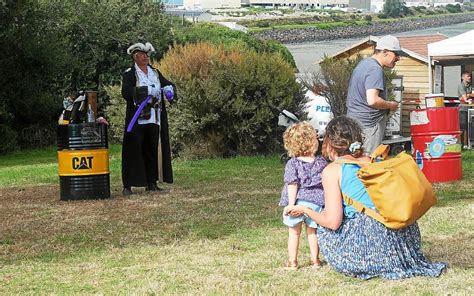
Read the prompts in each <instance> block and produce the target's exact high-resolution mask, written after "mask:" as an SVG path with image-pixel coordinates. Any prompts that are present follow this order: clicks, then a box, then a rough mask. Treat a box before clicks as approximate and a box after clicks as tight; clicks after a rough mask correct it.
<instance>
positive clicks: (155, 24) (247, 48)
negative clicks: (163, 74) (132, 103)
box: [0, 0, 304, 154]
mask: <svg viewBox="0 0 474 296" xmlns="http://www.w3.org/2000/svg"><path fill="white" fill-rule="evenodd" d="M0 24H1V27H2V29H1V31H0V34H1V36H0V37H1V38H0V48H1V52H2V55H1V56H0V59H1V65H2V67H1V68H0V69H1V70H0V83H1V89H2V92H1V93H0V96H1V98H0V138H1V139H2V141H1V142H0V154H1V153H6V152H9V151H11V150H15V149H19V148H21V147H31V146H37V145H38V144H37V142H34V141H29V140H28V137H26V135H27V134H28V133H25V131H35V130H36V131H42V130H45V131H50V132H51V133H53V135H52V136H51V137H50V138H49V139H48V140H46V141H45V144H50V145H51V144H54V142H55V135H54V131H55V126H56V124H57V119H58V116H59V114H60V112H61V108H62V100H63V98H64V97H65V96H68V95H69V94H75V93H77V92H78V91H79V90H96V91H97V92H98V99H99V102H98V103H99V112H102V113H103V112H107V110H108V111H109V114H110V116H111V117H113V116H115V117H116V118H120V116H121V115H120V114H121V113H120V112H117V110H119V109H120V107H119V106H118V105H114V104H118V103H117V102H116V101H117V97H118V96H119V94H118V93H117V88H119V87H120V82H121V74H122V73H123V71H124V70H125V69H127V68H128V67H130V66H131V65H132V61H131V58H130V57H129V56H127V54H126V50H127V48H128V47H129V46H130V45H131V44H133V43H135V42H145V41H147V42H151V43H152V44H153V45H154V47H155V49H156V55H155V56H154V60H155V61H159V60H161V59H162V57H163V56H165V55H166V53H167V52H168V51H169V50H170V49H171V48H174V47H176V46H190V45H191V44H194V43H199V42H206V43H208V44H209V46H210V47H219V46H220V47H219V48H218V51H219V52H222V55H221V57H224V56H228V57H230V56H240V57H241V58H249V57H252V59H253V61H254V64H255V63H262V65H264V67H267V69H263V68H262V66H260V68H258V67H257V66H258V65H252V64H249V63H245V64H242V63H241V61H240V60H236V61H235V62H234V63H231V64H229V63H228V62H225V60H226V59H225V58H224V60H223V63H224V64H219V65H222V66H223V67H224V68H215V70H214V72H215V73H214V72H213V74H215V75H213V77H214V79H215V80H216V81H215V82H212V83H211V82H206V83H211V84H212V85H216V86H217V85H220V86H219V88H220V89H221V90H220V93H214V92H210V91H205V90H206V89H205V88H204V89H203V84H201V85H196V84H195V83H196V80H193V79H191V80H189V79H188V80H186V79H181V76H180V75H181V74H182V75H185V73H178V74H177V73H174V72H173V67H172V65H167V67H168V69H169V70H167V74H168V75H169V76H171V77H173V78H174V79H178V80H183V81H184V82H185V83H186V85H184V84H183V83H184V82H181V81H175V83H177V84H178V85H179V84H181V87H182V88H183V89H186V91H185V92H184V93H183V94H184V96H183V95H181V96H180V101H181V103H179V102H178V103H177V104H176V105H178V106H176V112H175V113H176V116H177V118H176V119H175V120H176V122H182V123H183V124H188V125H190V127H191V125H194V126H195V124H196V123H195V122H189V121H188V120H187V119H186V118H184V117H182V116H189V110H188V109H187V110H188V111H186V112H178V109H179V104H183V108H184V106H189V104H190V102H191V101H190V100H198V99H201V98H200V97H197V98H195V99H191V98H190V99H188V102H186V94H189V96H190V95H191V94H196V93H200V94H201V95H202V96H208V97H207V99H206V100H201V102H208V103H209V104H211V103H212V104H216V102H215V100H224V99H225V100H227V101H229V102H228V104H233V107H232V108H233V109H232V110H235V108H240V107H239V106H242V108H247V109H248V110H246V112H241V111H236V112H237V113H239V112H240V113H242V114H243V113H245V116H249V118H248V120H247V121H245V120H244V121H242V124H241V125H240V126H239V125H238V124H237V123H236V122H234V123H232V124H233V127H216V124H217V125H225V124H227V123H226V122H225V121H224V120H221V121H214V124H213V125H212V126H211V125H206V124H204V123H203V124H202V125H203V126H204V127H203V128H207V127H208V128H209V132H207V131H204V130H201V134H202V135H203V137H204V138H205V137H209V136H210V135H212V133H213V132H215V130H219V131H222V130H224V131H228V130H229V128H231V129H235V130H239V133H238V134H240V135H241V136H242V141H243V142H242V143H233V147H234V148H236V147H240V148H238V150H239V151H240V152H244V153H252V151H253V152H257V151H258V152H265V151H266V150H268V149H270V148H268V149H262V148H261V146H262V143H263V142H262V143H258V141H260V140H261V139H262V138H265V139H266V137H265V136H264V135H263V134H262V136H260V138H259V137H257V139H254V138H253V137H252V136H249V135H247V134H246V131H247V130H248V131H249V132H250V131H252V130H263V131H266V132H267V133H268V134H270V135H272V136H276V135H277V133H276V132H275V127H276V121H273V119H272V121H271V122H268V119H269V118H270V116H269V115H268V114H269V113H268V112H269V111H268V112H267V111H264V110H263V111H262V110H260V109H262V108H264V109H265V108H267V109H268V108H270V106H264V105H263V104H266V103H265V102H266V101H268V102H272V104H273V105H274V106H271V107H278V108H280V107H282V108H283V107H289V106H292V107H293V108H294V109H297V110H294V111H295V112H296V113H298V112H300V111H301V108H302V106H303V103H304V95H302V90H301V88H299V87H298V85H297V84H296V82H295V81H294V75H293V72H294V70H295V63H294V61H293V58H292V56H291V54H290V53H289V51H288V50H287V49H286V48H285V47H283V46H282V45H281V44H278V43H276V42H274V41H262V40H258V39H255V38H253V37H251V36H249V35H247V34H245V33H242V32H237V31H232V30H230V29H227V28H224V27H220V26H217V25H212V24H204V25H197V26H194V25H192V24H189V23H185V24H184V25H183V24H181V20H178V19H176V20H175V19H173V18H171V17H169V16H168V15H166V14H165V11H164V7H163V4H162V3H161V2H159V1H152V0H84V1H74V0H4V1H0ZM218 44H220V45H218ZM203 48H206V46H203ZM253 54H256V55H257V57H254V55H253ZM273 54H274V55H273ZM186 59H188V60H189V59H192V57H186ZM268 59H278V60H280V59H281V62H277V63H274V65H272V63H263V61H264V60H268ZM190 62H192V61H190ZM219 63H220V62H219ZM225 63H227V66H229V65H230V66H232V67H234V68H238V67H244V68H242V69H245V71H246V72H245V73H246V74H245V75H248V77H240V76H239V75H238V73H235V71H234V72H232V73H230V72H229V71H227V69H226V66H225V65H226V64H225ZM282 63H284V65H288V66H282ZM202 64H205V63H202ZM216 65H217V64H216ZM253 66H255V67H256V68H255V69H253V68H252V67H253ZM245 67H246V68H245ZM272 67H285V69H286V67H289V68H288V69H293V70H291V71H288V70H285V71H278V70H276V71H274V69H270V68H272ZM261 68H262V69H261ZM223 70H224V71H223ZM257 70H258V71H264V70H265V71H268V72H269V73H274V74H273V75H276V76H278V75H280V76H281V77H274V79H268V78H265V79H264V80H262V81H261V84H259V85H255V83H253V84H251V83H248V84H249V85H251V88H252V90H250V91H249V90H248V89H247V88H246V86H245V85H244V86H242V85H241V84H242V83H245V82H246V81H247V82H252V81H260V80H258V79H257V77H256V76H255V75H259V73H258V72H257ZM219 73H220V75H223V76H219V77H217V76H216V75H217V74H219ZM230 74H232V75H235V77H239V78H238V79H237V78H236V79H237V80H235V81H236V82H235V83H236V84H237V83H239V85H232V84H230V83H229V79H233V78H232V77H229V76H228V75H230ZM226 77H227V78H226ZM265 77H266V76H265ZM202 83H204V82H202ZM275 83H277V84H276V85H275ZM278 83H281V85H278ZM193 87H195V88H197V89H198V91H194V90H193ZM228 87H234V92H232V91H230V90H229V89H227V88H228ZM279 87H281V88H279ZM273 89H282V90H283V89H287V90H289V92H288V93H287V94H283V95H282V93H281V92H275V93H273V91H268V90H273ZM237 90H238V91H239V92H244V93H246V95H244V96H242V95H240V93H235V91H237ZM203 91H204V92H203ZM290 92H291V93H290ZM224 93H227V94H228V95H227V96H223V95H222V94H224ZM232 93H234V94H235V95H231V94H232ZM249 94H250V95H249ZM262 94H265V95H266V98H267V100H261V99H258V100H256V101H255V102H253V103H252V104H251V107H249V104H246V103H245V102H244V103H242V99H243V98H244V99H247V100H249V98H250V96H252V98H253V96H254V95H255V96H258V97H256V98H260V97H261V95H262ZM211 96H212V97H211ZM119 99H120V98H119ZM234 99H236V101H234ZM120 103H122V102H120ZM218 105H221V103H218ZM249 108H250V109H249ZM211 109H212V108H211ZM214 109H215V108H214ZM214 109H212V110H214ZM257 109H258V110H260V111H259V113H258V114H267V115H266V116H264V118H262V119H261V121H259V122H255V118H252V117H251V116H250V114H252V113H255V110H257ZM183 110H184V109H183ZM190 110H192V109H190ZM202 110H203V109H202V108H201V112H202ZM262 112H263V113H262ZM105 115H107V114H105ZM179 116H181V117H179ZM194 117H195V118H198V117H196V116H194ZM201 117H202V116H201ZM199 118H200V117H199ZM207 118H209V116H207ZM251 119H252V120H253V122H250V120H251ZM122 124H123V123H121V122H120V120H118V119H117V122H116V124H115V126H111V129H115V130H116V134H119V133H120V132H121V131H122V130H123V126H121V125H122ZM229 124H230V123H229ZM255 125H263V126H262V127H261V128H256V127H253V128H252V129H248V126H255ZM245 126H247V127H245ZM180 129H181V130H185V129H186V126H184V127H183V126H181V127H180ZM231 133H232V134H236V133H235V132H232V131H231ZM176 134H177V135H178V136H179V133H176ZM184 134H185V135H183V137H184V136H188V134H187V133H184ZM204 138H203V139H204ZM225 138H226V139H228V137H225ZM203 139H202V141H204V140H203ZM226 141H227V142H228V141H229V140H226ZM226 141H224V142H226ZM249 141H250V142H249ZM265 141H266V143H269V142H268V139H266V140H265ZM185 142H186V141H182V139H181V140H180V139H177V140H176V143H180V144H182V143H185ZM244 142H245V143H244ZM178 146H179V145H178ZM178 146H177V148H176V149H178ZM267 146H268V145H267ZM242 147H250V148H249V149H247V150H246V149H243V148H242ZM255 147H258V148H255ZM273 148H274V147H273Z"/></svg>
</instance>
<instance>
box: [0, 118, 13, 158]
mask: <svg viewBox="0 0 474 296" xmlns="http://www.w3.org/2000/svg"><path fill="white" fill-rule="evenodd" d="M0 139H2V141H0V154H6V153H7V152H11V151H13V150H15V149H16V146H17V133H16V132H15V131H14V130H13V129H12V128H11V127H9V126H8V125H6V124H0Z"/></svg>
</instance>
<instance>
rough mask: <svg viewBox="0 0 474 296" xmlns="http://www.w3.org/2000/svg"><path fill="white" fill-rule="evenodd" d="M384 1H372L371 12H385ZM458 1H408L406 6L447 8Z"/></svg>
mask: <svg viewBox="0 0 474 296" xmlns="http://www.w3.org/2000/svg"><path fill="white" fill-rule="evenodd" d="M384 3H385V1H384V0H372V1H371V4H370V11H372V12H381V11H382V10H383V5H384ZM456 3H458V2H456V0H407V1H405V6H407V7H416V6H425V7H430V6H446V5H448V4H456Z"/></svg>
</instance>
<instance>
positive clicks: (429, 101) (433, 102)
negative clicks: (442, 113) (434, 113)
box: [425, 94, 444, 108]
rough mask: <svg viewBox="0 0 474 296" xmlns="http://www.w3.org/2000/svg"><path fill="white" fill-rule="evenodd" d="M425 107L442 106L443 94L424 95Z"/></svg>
mask: <svg viewBox="0 0 474 296" xmlns="http://www.w3.org/2000/svg"><path fill="white" fill-rule="evenodd" d="M425 104H426V108H436V107H444V94H427V95H425Z"/></svg>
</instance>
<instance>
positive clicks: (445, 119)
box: [410, 107, 462, 183]
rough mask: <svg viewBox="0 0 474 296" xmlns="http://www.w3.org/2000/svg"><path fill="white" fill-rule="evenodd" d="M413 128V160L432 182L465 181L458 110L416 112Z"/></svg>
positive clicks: (412, 119) (435, 109)
mask: <svg viewBox="0 0 474 296" xmlns="http://www.w3.org/2000/svg"><path fill="white" fill-rule="evenodd" d="M410 129H411V139H412V143H413V150H412V151H413V157H414V158H415V161H416V163H417V164H418V167H419V168H420V169H421V170H422V171H423V173H424V174H425V176H426V178H427V179H428V180H429V181H430V182H432V183H433V182H449V181H455V180H459V179H461V178H462V164H461V131H460V130H459V110H458V108H455V107H445V108H426V109H417V110H413V111H412V112H411V113H410Z"/></svg>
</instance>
